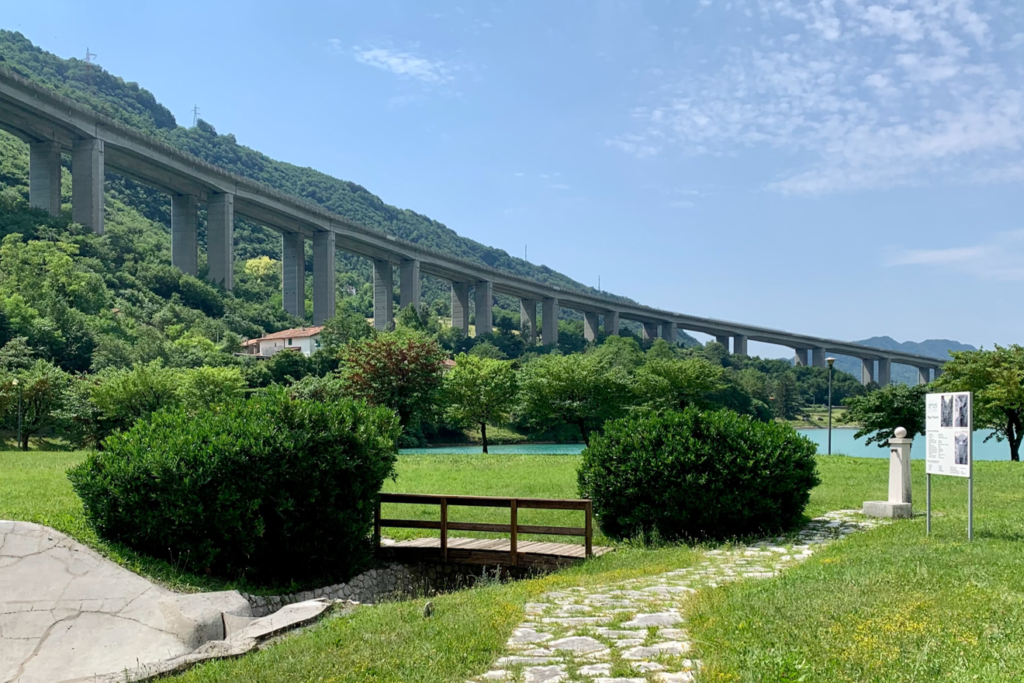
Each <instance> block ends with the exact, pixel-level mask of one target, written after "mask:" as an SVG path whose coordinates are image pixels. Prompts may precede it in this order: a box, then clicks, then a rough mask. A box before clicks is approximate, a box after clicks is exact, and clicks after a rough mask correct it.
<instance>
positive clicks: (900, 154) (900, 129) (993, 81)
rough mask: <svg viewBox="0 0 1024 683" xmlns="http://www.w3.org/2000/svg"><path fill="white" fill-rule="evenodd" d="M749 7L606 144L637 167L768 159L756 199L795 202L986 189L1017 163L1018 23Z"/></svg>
mask: <svg viewBox="0 0 1024 683" xmlns="http://www.w3.org/2000/svg"><path fill="white" fill-rule="evenodd" d="M757 1H758V2H759V4H760V9H761V14H760V18H759V19H753V20H750V21H747V20H745V19H738V20H739V21H743V22H745V23H744V24H743V28H744V29H745V30H742V31H736V32H733V33H730V34H727V35H734V36H739V37H737V38H733V39H730V40H729V41H728V42H726V43H725V44H722V45H721V46H717V47H716V48H714V49H711V48H698V47H695V48H693V50H694V53H693V54H687V55H686V56H685V59H683V60H682V63H683V64H684V66H682V67H680V68H676V69H671V68H664V71H665V73H666V74H668V75H667V76H666V78H667V79H668V82H667V83H666V84H665V85H664V86H662V87H661V88H659V89H658V90H656V91H654V92H652V93H651V94H650V96H649V97H648V98H647V101H645V102H643V103H642V104H641V106H637V107H635V108H634V109H633V110H632V111H631V112H630V118H631V119H632V120H633V124H632V125H631V126H630V127H629V128H628V129H627V130H626V131H625V132H623V133H622V134H619V135H615V136H612V137H610V139H608V140H606V141H605V142H606V144H607V145H608V146H610V147H612V148H615V149H618V150H621V151H622V152H625V153H628V154H630V155H633V156H635V157H638V158H644V157H650V156H654V155H662V156H664V155H667V154H672V153H675V154H681V155H683V156H687V157H694V156H701V155H718V156H727V155H736V154H742V153H743V151H744V149H767V150H770V151H771V152H772V155H771V159H772V161H773V162H774V163H776V164H778V166H779V167H780V170H777V171H775V172H774V173H775V177H767V178H765V179H764V187H765V188H766V189H768V190H770V191H775V192H782V193H794V194H821V193H827V192H836V191H848V190H858V189H864V188H884V187H892V186H896V185H906V184H925V183H929V182H934V181H936V180H944V181H948V180H952V181H954V182H962V181H964V180H967V181H969V182H986V181H985V180H984V176H985V174H984V173H983V170H984V169H987V168H1005V169H1006V171H1005V172H1003V173H1002V174H1001V175H997V176H995V177H993V178H992V181H997V180H998V181H1005V180H1006V179H1007V178H1008V177H1012V176H1014V173H1013V172H1012V169H1013V168H1015V167H1021V165H1022V164H1024V159H1022V156H1021V150H1022V149H1024V70H1022V69H1020V68H1019V67H1018V66H1017V63H1016V61H1017V60H1016V59H1011V58H1009V55H1007V54H1006V50H1008V49H1011V48H1008V47H1007V46H1008V45H1013V46H1015V47H1014V48H1013V49H1016V46H1017V45H1018V42H1020V44H1021V45H1024V42H1022V41H1017V39H1016V38H1015V36H1016V35H1018V34H1021V33H1022V30H1021V28H1022V26H1021V20H1022V17H1019V16H1016V15H1011V14H1005V15H1001V16H998V17H992V16H987V15H983V14H982V13H980V12H977V11H975V10H974V8H973V3H972V2H971V0H757ZM733 18H734V19H737V17H733ZM746 29H749V30H746ZM996 29H999V33H998V36H999V39H998V40H997V39H995V36H994V34H996ZM724 35H726V34H724ZM748 36H754V37H752V38H751V37H748ZM772 36H778V37H779V39H775V40H773V39H772ZM993 45H998V46H999V49H998V50H997V49H994V48H993ZM699 50H704V51H703V52H699ZM1017 56H1018V57H1019V55H1017ZM1016 175H1017V176H1019V175H1020V174H1019V172H1018V173H1017V174H1016Z"/></svg>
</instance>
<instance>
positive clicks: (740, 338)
mask: <svg viewBox="0 0 1024 683" xmlns="http://www.w3.org/2000/svg"><path fill="white" fill-rule="evenodd" d="M732 352H733V353H735V354H737V355H739V356H745V355H747V335H745V334H736V335H733V337H732Z"/></svg>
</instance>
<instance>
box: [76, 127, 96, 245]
mask: <svg viewBox="0 0 1024 683" xmlns="http://www.w3.org/2000/svg"><path fill="white" fill-rule="evenodd" d="M71 220H73V221H74V222H76V223H81V224H82V225H84V226H85V227H87V228H92V231H93V233H94V234H96V235H102V234H103V141H102V140H95V139H92V138H90V139H88V140H78V141H77V142H75V145H74V147H73V148H72V150H71Z"/></svg>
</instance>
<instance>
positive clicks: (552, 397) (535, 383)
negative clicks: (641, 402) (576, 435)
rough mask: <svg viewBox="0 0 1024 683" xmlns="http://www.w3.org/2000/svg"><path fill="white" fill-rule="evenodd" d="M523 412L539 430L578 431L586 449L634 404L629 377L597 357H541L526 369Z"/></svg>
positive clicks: (522, 393) (523, 387)
mask: <svg viewBox="0 0 1024 683" xmlns="http://www.w3.org/2000/svg"><path fill="white" fill-rule="evenodd" d="M520 381H521V386H522V390H521V392H520V395H521V406H520V411H521V412H522V414H523V416H524V418H525V419H526V421H527V422H528V423H530V424H532V425H533V426H534V427H536V428H541V429H544V428H548V427H552V426H557V425H560V424H570V425H574V426H575V427H577V428H578V429H579V431H580V436H581V438H582V439H583V442H584V443H585V444H588V445H589V444H590V436H591V434H593V433H594V432H597V431H600V429H601V428H602V427H603V426H604V423H605V422H606V421H608V420H610V419H614V418H616V417H619V416H620V415H622V414H623V412H624V411H625V408H626V406H627V405H628V404H629V402H630V401H631V399H632V392H631V389H630V385H629V377H628V376H627V375H626V373H625V372H623V371H622V370H621V369H618V368H613V367H611V366H610V364H609V363H608V362H607V360H605V359H603V358H601V357H600V356H598V355H596V354H573V355H571V356H560V355H553V354H552V355H545V356H538V357H537V358H536V359H535V360H533V361H531V362H529V363H528V364H527V365H526V366H525V367H524V368H523V377H522V378H521V380H520Z"/></svg>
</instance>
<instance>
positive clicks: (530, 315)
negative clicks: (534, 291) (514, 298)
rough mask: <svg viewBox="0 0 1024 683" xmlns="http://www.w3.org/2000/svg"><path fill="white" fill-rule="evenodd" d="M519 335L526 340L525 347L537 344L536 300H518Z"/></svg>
mask: <svg viewBox="0 0 1024 683" xmlns="http://www.w3.org/2000/svg"><path fill="white" fill-rule="evenodd" d="M519 334H521V335H523V338H524V339H526V345H527V346H536V344H537V300H536V299H520V300H519Z"/></svg>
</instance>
